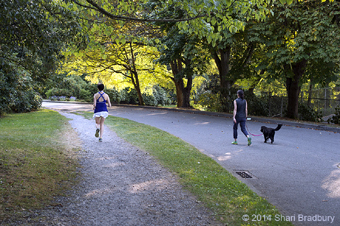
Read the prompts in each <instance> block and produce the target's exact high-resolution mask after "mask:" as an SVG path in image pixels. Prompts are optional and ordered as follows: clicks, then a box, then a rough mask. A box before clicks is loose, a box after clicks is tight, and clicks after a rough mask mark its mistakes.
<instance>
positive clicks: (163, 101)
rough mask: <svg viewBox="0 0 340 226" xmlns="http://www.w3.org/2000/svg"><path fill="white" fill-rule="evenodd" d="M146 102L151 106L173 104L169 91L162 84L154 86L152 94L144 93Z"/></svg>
mask: <svg viewBox="0 0 340 226" xmlns="http://www.w3.org/2000/svg"><path fill="white" fill-rule="evenodd" d="M143 99H144V103H145V104H146V105H149V106H158V105H161V106H165V105H170V104H171V99H170V98H169V97H168V94H167V92H166V91H165V90H164V89H163V88H162V87H160V86H153V87H152V94H151V95H150V94H148V93H143Z"/></svg>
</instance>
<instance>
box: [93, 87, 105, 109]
mask: <svg viewBox="0 0 340 226" xmlns="http://www.w3.org/2000/svg"><path fill="white" fill-rule="evenodd" d="M104 94H105V93H100V92H99V95H100V96H99V98H98V99H97V103H96V108H95V109H94V113H97V112H101V111H107V107H106V100H105V98H104V97H103V95H104ZM100 98H103V100H104V101H99V99H100Z"/></svg>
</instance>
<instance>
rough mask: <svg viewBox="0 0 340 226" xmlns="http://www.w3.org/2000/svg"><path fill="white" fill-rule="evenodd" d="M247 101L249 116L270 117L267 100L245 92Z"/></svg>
mask: <svg viewBox="0 0 340 226" xmlns="http://www.w3.org/2000/svg"><path fill="white" fill-rule="evenodd" d="M244 96H245V99H246V100H247V106H248V114H249V115H257V116H268V115H269V109H268V105H267V101H266V100H265V98H262V97H257V96H256V95H254V94H253V93H250V92H248V91H245V92H244Z"/></svg>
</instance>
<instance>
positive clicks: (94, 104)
mask: <svg viewBox="0 0 340 226" xmlns="http://www.w3.org/2000/svg"><path fill="white" fill-rule="evenodd" d="M96 103H97V100H96V94H94V95H93V110H94V109H96Z"/></svg>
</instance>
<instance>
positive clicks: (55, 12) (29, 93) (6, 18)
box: [0, 0, 79, 114]
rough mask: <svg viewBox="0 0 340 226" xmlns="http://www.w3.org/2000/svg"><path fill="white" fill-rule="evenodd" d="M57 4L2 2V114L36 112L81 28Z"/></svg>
mask: <svg viewBox="0 0 340 226" xmlns="http://www.w3.org/2000/svg"><path fill="white" fill-rule="evenodd" d="M73 15H74V14H73V13H71V12H70V11H68V10H65V9H63V8H61V7H60V6H59V5H57V4H56V1H54V0H35V1H27V0H17V1H0V24H1V26H0V34H1V35H0V62H1V63H0V78H1V80H0V88H1V91H0V92H1V99H2V100H1V104H0V105H1V106H0V114H3V113H4V112H8V111H15V112H27V111H31V110H34V109H36V108H37V107H38V106H39V105H40V104H39V97H38V96H37V95H38V94H36V92H43V90H42V89H43V87H44V86H45V84H46V81H47V78H48V77H49V76H50V75H51V74H52V73H53V72H54V70H55V69H56V68H57V66H58V62H59V60H60V59H61V58H62V55H61V54H60V52H61V50H62V49H63V48H64V47H65V46H66V45H65V44H66V43H67V42H70V41H71V40H72V39H73V38H74V37H75V35H76V34H77V32H78V31H79V26H78V24H77V22H76V21H75V20H74V19H72V16H73Z"/></svg>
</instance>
